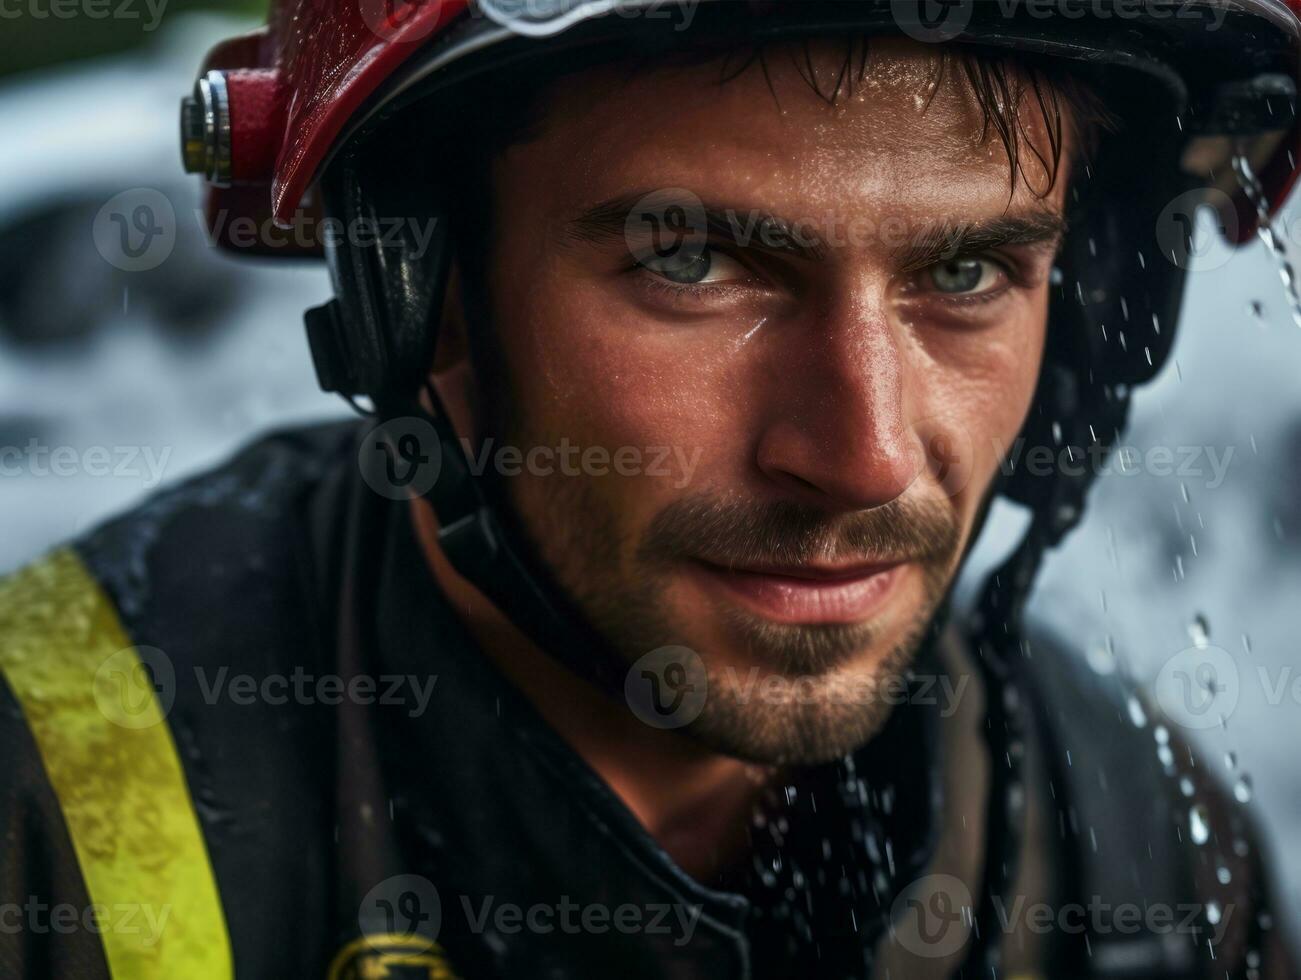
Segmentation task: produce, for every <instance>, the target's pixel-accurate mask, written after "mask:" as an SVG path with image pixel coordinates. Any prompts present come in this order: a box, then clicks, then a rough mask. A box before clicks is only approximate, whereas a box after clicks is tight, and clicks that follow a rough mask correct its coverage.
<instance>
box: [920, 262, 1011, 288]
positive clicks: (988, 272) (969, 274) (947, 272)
mask: <svg viewBox="0 0 1301 980" xmlns="http://www.w3.org/2000/svg"><path fill="white" fill-rule="evenodd" d="M995 272H996V269H995V267H994V265H993V263H992V262H990V261H989V260H988V259H950V260H949V261H947V262H941V263H939V264H938V265H935V266H932V267H931V270H930V280H931V282H932V284H933V285H934V286H935V288H936V289H937V290H939V291H940V292H941V293H949V294H951V295H958V294H962V293H975V292H983V291H986V290H988V288H989V286H990V283H987V282H986V279H987V278H988V277H991V276H992V275H993V274H994V273H995ZM982 286H984V287H985V289H984V290H982V289H981V287H982Z"/></svg>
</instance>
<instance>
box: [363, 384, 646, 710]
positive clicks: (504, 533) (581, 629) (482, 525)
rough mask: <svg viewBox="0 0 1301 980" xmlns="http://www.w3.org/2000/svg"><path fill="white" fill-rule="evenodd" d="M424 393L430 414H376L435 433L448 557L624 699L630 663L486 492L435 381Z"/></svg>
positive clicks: (531, 632)
mask: <svg viewBox="0 0 1301 980" xmlns="http://www.w3.org/2000/svg"><path fill="white" fill-rule="evenodd" d="M424 391H425V395H426V397H427V398H428V400H429V404H430V406H431V407H432V412H431V411H429V410H427V409H426V408H425V407H424V406H423V405H421V404H420V403H419V401H418V400H414V399H411V400H407V401H405V402H404V403H401V404H400V406H398V405H393V406H381V407H380V411H379V412H378V415H379V418H380V419H381V420H382V423H384V422H391V421H396V420H399V419H411V418H415V419H418V420H420V421H422V422H424V423H427V424H428V425H429V426H430V427H431V428H432V430H433V432H434V433H435V435H436V438H437V448H436V450H435V452H436V454H437V456H436V458H437V459H438V460H439V470H438V475H437V478H436V479H435V480H434V482H433V485H432V486H431V487H430V488H429V489H428V490H426V491H425V493H424V494H423V496H424V499H426V500H428V501H429V503H430V504H431V505H432V507H433V509H434V513H435V515H436V516H437V517H438V525H439V531H438V544H439V547H440V548H442V551H443V554H444V555H445V556H446V558H447V560H448V562H449V563H450V564H451V566H452V567H453V568H454V569H456V571H457V572H458V573H459V574H460V575H462V576H464V577H465V579H466V580H467V581H469V582H470V583H471V584H473V585H474V587H475V588H476V589H478V590H479V591H480V592H482V593H483V594H484V596H486V597H487V599H488V600H489V601H490V602H492V604H493V605H494V606H496V607H497V608H498V609H500V610H501V611H502V612H503V613H504V614H505V615H506V617H507V618H508V619H509V620H510V621H511V623H513V624H514V625H515V626H516V628H518V629H519V630H520V631H522V632H523V633H524V635H525V636H527V637H528V638H529V639H530V640H531V641H533V642H534V643H536V644H537V645H538V646H539V647H541V648H542V650H543V651H544V652H545V653H547V654H548V655H549V656H551V657H553V658H554V659H555V660H557V661H559V662H560V663H561V664H562V665H563V666H565V667H566V668H568V669H569V670H570V671H571V672H572V673H574V674H575V675H577V676H578V677H580V678H582V679H583V680H586V681H589V682H591V683H593V684H595V685H596V686H597V687H598V688H601V689H602V690H604V691H605V692H606V693H608V694H612V695H614V696H616V697H620V698H622V697H623V690H624V679H625V676H626V674H627V672H628V665H627V664H626V663H624V662H623V661H622V660H621V659H620V658H619V657H618V656H617V655H616V654H615V652H614V651H613V650H612V649H611V648H610V646H609V644H608V643H606V642H605V641H604V640H603V639H602V638H601V637H600V636H599V635H598V634H597V633H596V632H595V631H594V630H593V629H591V628H590V627H589V626H588V625H587V623H586V621H585V619H584V617H583V616H582V614H581V613H580V612H579V610H578V609H577V608H575V607H574V606H573V605H572V603H570V602H569V601H568V600H567V599H565V597H564V596H563V594H562V593H561V591H560V590H559V588H558V587H557V586H556V585H555V584H554V583H553V582H552V581H551V578H550V576H549V574H547V573H546V572H545V571H544V570H543V568H542V565H541V563H540V562H539V561H537V560H536V558H535V557H534V556H533V554H532V548H531V547H530V546H529V544H528V539H527V537H526V536H525V535H524V534H523V532H522V530H521V529H520V528H518V527H516V526H514V525H513V524H512V525H507V524H505V523H504V522H503V519H502V517H501V516H500V514H501V511H502V508H499V507H496V506H494V505H493V503H492V501H491V500H490V499H489V498H488V494H487V488H486V486H485V483H486V481H485V480H484V479H483V478H482V477H480V476H477V475H476V474H475V473H474V472H472V471H471V468H470V463H469V460H468V459H467V458H466V454H465V451H464V450H463V449H462V445H461V442H460V440H459V438H458V437H457V434H456V430H455V429H454V427H453V426H452V423H451V420H450V418H449V417H448V414H447V411H446V409H445V408H444V407H443V404H442V401H441V399H440V398H439V397H438V392H437V391H435V390H434V387H433V386H432V385H430V384H426V385H425V388H424ZM383 427H384V426H383V424H381V426H380V428H381V430H382V429H383ZM429 448H432V447H426V454H428V449H429Z"/></svg>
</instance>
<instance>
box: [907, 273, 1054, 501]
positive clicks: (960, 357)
mask: <svg viewBox="0 0 1301 980" xmlns="http://www.w3.org/2000/svg"><path fill="white" fill-rule="evenodd" d="M1046 317H1047V295H1046V292H1045V294H1044V295H1043V297H1042V301H1040V300H1039V299H1036V300H1035V302H1033V303H1026V304H1025V307H1024V309H1023V310H1022V311H1020V312H1019V313H1018V315H1017V316H1016V317H1014V318H1012V319H1010V320H1008V321H1005V322H1003V323H1001V324H999V325H998V326H997V327H995V328H994V329H992V330H987V331H981V332H980V333H978V334H972V335H969V336H963V335H951V336H949V337H948V338H946V339H945V340H944V341H943V343H942V344H934V345H931V346H930V348H929V350H928V357H927V358H926V360H925V367H924V368H923V369H922V370H921V371H919V375H918V376H917V377H915V378H914V381H915V385H916V386H915V388H914V390H915V391H916V392H917V393H918V394H917V395H916V396H915V397H914V399H913V405H912V409H911V411H912V414H913V416H914V417H915V418H927V419H930V420H933V421H932V422H930V423H929V427H930V428H931V429H932V430H934V431H942V432H943V433H944V435H945V438H946V440H947V442H946V443H945V444H946V445H949V446H952V447H954V453H955V456H954V458H955V459H958V460H962V459H963V458H964V457H965V462H960V466H961V470H962V472H961V473H960V474H959V477H958V480H957V482H956V483H955V484H954V485H953V486H951V487H950V488H949V491H950V494H951V496H953V498H954V501H955V504H956V505H957V508H958V510H959V512H961V513H962V514H964V515H965V516H967V517H972V516H974V514H975V512H976V510H977V509H978V508H979V506H980V503H981V500H982V499H983V497H984V494H985V492H986V490H987V489H988V488H989V486H990V485H991V483H992V482H993V480H994V478H995V476H996V475H997V472H998V467H999V463H1000V461H1001V459H1002V456H1003V454H1004V453H1005V452H1006V451H1007V450H1008V448H1009V447H1010V446H1011V445H1012V443H1013V442H1014V440H1015V439H1016V437H1017V435H1018V434H1019V433H1020V431H1021V428H1022V426H1023V425H1024V423H1025V419H1026V416H1027V414H1028V412H1029V409H1030V404H1031V402H1032V400H1033V398H1034V392H1035V387H1036V385H1037V383H1038V380H1039V371H1040V366H1041V363H1042V360H1043V349H1044V341H1045V322H1046ZM922 435H923V438H928V437H929V435H930V434H929V433H923V434H922Z"/></svg>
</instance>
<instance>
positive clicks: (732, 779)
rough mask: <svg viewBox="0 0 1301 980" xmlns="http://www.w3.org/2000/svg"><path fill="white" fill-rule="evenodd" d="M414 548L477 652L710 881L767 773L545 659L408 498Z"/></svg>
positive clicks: (731, 858)
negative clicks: (661, 726) (459, 565)
mask: <svg viewBox="0 0 1301 980" xmlns="http://www.w3.org/2000/svg"><path fill="white" fill-rule="evenodd" d="M413 518H414V523H415V528H416V534H417V537H418V539H419V541H420V545H421V549H422V550H423V552H424V554H425V558H426V560H427V561H428V563H429V567H430V569H431V570H432V571H433V574H434V577H435V578H436V579H437V580H438V583H439V585H440V586H441V587H442V589H443V591H444V594H445V595H446V596H447V598H448V600H449V601H450V602H451V604H452V606H453V608H454V609H456V611H457V613H458V615H459V616H460V618H461V620H462V622H463V623H464V624H465V626H466V627H467V628H468V630H469V631H470V634H471V636H473V637H474V639H475V641H476V642H477V643H478V645H479V648H480V649H481V650H482V651H483V653H484V655H485V656H487V657H488V659H489V660H491V661H492V662H493V663H494V664H495V665H496V666H497V668H498V669H499V670H501V672H502V673H503V674H505V675H506V677H507V678H508V679H509V680H510V681H511V683H513V684H514V685H515V686H516V687H518V688H519V689H520V691H521V692H522V693H523V694H524V696H525V697H526V698H527V699H528V700H529V701H530V702H531V703H532V704H533V706H534V707H535V708H536V709H537V711H538V713H539V714H540V715H541V716H542V717H543V719H544V720H545V721H546V722H547V723H548V724H549V725H550V726H551V727H552V728H553V729H555V731H556V732H557V733H558V734H559V735H560V737H561V738H562V739H564V741H565V742H566V743H568V745H569V746H570V747H571V748H572V749H573V750H574V751H575V752H576V753H578V755H579V756H580V757H582V759H583V760H584V761H585V762H586V763H587V764H588V766H590V767H591V768H592V769H593V771H595V772H596V773H597V775H599V776H600V777H601V778H602V779H603V780H604V781H605V783H606V784H607V785H608V786H609V787H610V789H611V790H612V791H613V792H614V793H615V795H616V796H618V797H619V799H620V800H622V802H623V803H624V805H625V806H626V807H627V808H628V809H629V810H630V811H631V812H632V814H633V815H634V816H635V817H636V818H637V820H638V821H639V822H640V823H641V825H642V826H643V827H645V828H646V830H647V832H648V833H649V834H650V835H651V836H652V837H654V838H655V840H656V841H657V842H658V843H659V845H660V846H661V847H663V848H664V850H665V851H667V852H668V854H669V856H670V857H672V858H673V859H674V861H676V862H677V864H678V865H679V866H680V867H681V868H682V869H683V870H684V871H686V872H687V873H688V874H691V875H693V876H694V877H696V878H697V879H698V880H705V881H707V880H709V879H711V878H714V877H716V876H717V875H718V874H719V873H720V872H722V871H723V870H725V869H726V868H727V867H728V866H729V865H730V864H732V863H734V862H735V861H736V860H737V858H739V857H740V856H741V855H742V854H743V853H744V851H745V849H746V846H747V843H748V837H747V825H748V820H749V816H750V813H751V811H752V809H753V807H754V803H755V801H756V798H757V797H758V795H759V793H760V792H761V791H762V789H763V787H764V785H765V784H766V783H767V782H768V781H769V780H770V779H771V778H772V775H773V774H772V772H771V771H770V770H768V769H766V768H764V767H760V766H755V765H751V764H748V763H745V762H742V761H740V760H738V759H733V758H731V757H729V756H724V755H720V754H718V753H716V752H711V751H709V750H708V749H707V748H705V747H704V746H702V745H701V744H700V743H698V742H696V741H695V740H693V739H691V738H689V737H688V736H685V735H683V734H681V733H678V732H673V731H661V730H658V729H654V728H651V727H649V726H647V725H645V724H643V723H642V722H641V721H639V720H638V719H637V718H636V717H635V716H634V715H633V714H632V712H631V711H629V710H628V709H627V707H626V706H625V705H623V704H621V703H619V702H616V701H615V700H614V699H612V698H610V697H609V696H607V695H606V694H604V693H602V692H601V691H599V690H597V689H596V688H595V687H594V686H593V685H591V684H589V683H588V682H587V681H585V680H583V679H581V678H579V677H577V676H576V675H574V674H573V673H571V672H570V671H568V670H567V669H565V668H564V667H562V666H560V664H558V663H557V662H556V661H555V660H553V659H552V658H551V657H549V656H548V655H547V654H546V653H544V652H543V651H542V650H541V649H539V648H538V646H537V645H536V644H534V643H533V642H531V641H530V640H529V639H528V638H527V637H526V636H525V635H524V634H523V633H521V632H520V631H519V630H518V629H517V628H516V627H515V626H514V625H513V624H512V623H511V622H510V621H509V620H508V619H507V618H506V616H505V615H504V614H503V613H502V612H501V611H500V610H499V609H498V608H497V607H496V606H494V605H493V604H492V603H491V602H489V601H488V599H487V598H485V597H484V595H483V594H482V593H481V592H479V591H478V589H476V588H475V587H474V586H473V585H471V584H470V583H469V582H468V581H466V580H465V579H464V578H463V577H462V576H461V575H460V574H458V573H457V571H456V570H455V569H454V568H452V566H451V565H450V564H449V563H448V561H447V558H446V557H445V556H444V555H443V552H442V549H441V548H440V547H439V546H438V538H437V535H438V524H437V519H436V518H435V517H434V514H433V511H432V509H431V508H430V507H429V505H428V504H426V503H424V502H423V501H418V502H416V503H414V504H413Z"/></svg>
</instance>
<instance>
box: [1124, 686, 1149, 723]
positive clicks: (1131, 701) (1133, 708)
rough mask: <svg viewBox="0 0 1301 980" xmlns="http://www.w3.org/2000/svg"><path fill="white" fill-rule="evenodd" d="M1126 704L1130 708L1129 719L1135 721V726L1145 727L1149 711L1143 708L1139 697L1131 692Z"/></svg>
mask: <svg viewBox="0 0 1301 980" xmlns="http://www.w3.org/2000/svg"><path fill="white" fill-rule="evenodd" d="M1125 705H1126V707H1128V708H1129V720H1130V721H1131V722H1133V723H1134V727H1135V728H1143V727H1144V726H1146V725H1147V712H1146V711H1144V710H1143V705H1142V704H1141V703H1140V702H1139V700H1138V698H1136V697H1135V696H1134V695H1132V694H1131V695H1130V696H1129V698H1128V699H1127V700H1126V702H1125Z"/></svg>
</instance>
